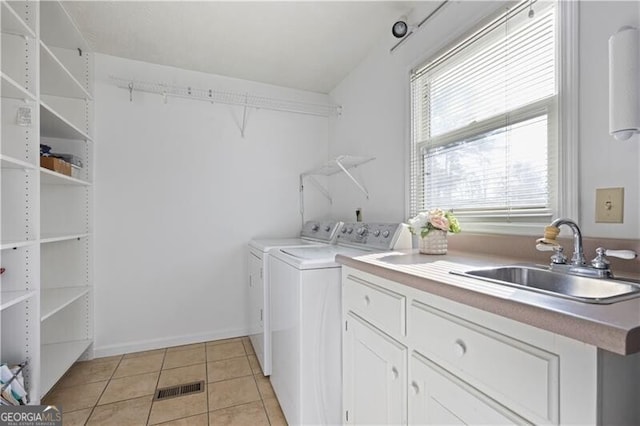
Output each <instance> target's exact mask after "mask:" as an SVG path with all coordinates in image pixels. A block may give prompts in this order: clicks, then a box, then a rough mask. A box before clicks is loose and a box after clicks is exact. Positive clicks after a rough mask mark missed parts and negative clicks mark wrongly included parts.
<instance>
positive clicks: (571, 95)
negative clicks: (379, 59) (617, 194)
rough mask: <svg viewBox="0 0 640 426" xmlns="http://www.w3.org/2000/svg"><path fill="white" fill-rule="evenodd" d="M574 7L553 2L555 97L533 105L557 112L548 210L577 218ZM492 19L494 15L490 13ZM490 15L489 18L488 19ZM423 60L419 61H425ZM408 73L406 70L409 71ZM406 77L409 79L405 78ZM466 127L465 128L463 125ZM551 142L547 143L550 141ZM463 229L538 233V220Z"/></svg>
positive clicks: (408, 208)
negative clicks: (553, 171)
mask: <svg viewBox="0 0 640 426" xmlns="http://www.w3.org/2000/svg"><path fill="white" fill-rule="evenodd" d="M578 8H579V2H577V1H575V2H574V1H557V3H556V25H557V27H556V28H557V30H556V36H557V41H556V43H557V46H556V69H557V71H556V72H557V75H556V84H557V89H558V90H557V101H556V102H545V101H544V100H543V101H541V102H538V103H537V104H536V106H537V107H538V108H539V107H540V106H541V103H542V104H545V107H549V108H551V109H553V110H555V111H550V113H557V120H556V121H557V126H558V127H557V129H555V128H554V129H550V133H553V134H554V137H557V141H556V145H557V155H556V161H557V175H556V176H555V179H554V180H555V185H554V186H553V188H552V189H551V192H550V196H551V197H552V198H553V200H554V203H553V204H554V207H555V209H554V211H553V212H552V214H553V216H554V217H569V218H574V219H576V220H577V219H578V213H579V212H578V194H579V186H578V183H579V182H578V117H579V110H578V108H579V98H578V85H579V80H578V78H579V74H578V67H579V50H578V47H579V46H578V37H579V31H578V30H579V28H578ZM491 18H492V19H495V16H492V17H491ZM492 19H491V20H492ZM491 20H486V21H485V22H483V23H482V25H479V26H474V28H472V29H470V31H468V32H467V33H466V34H465V36H464V37H462V38H461V39H459V40H457V42H460V41H461V40H464V39H465V38H467V37H468V35H469V34H472V33H473V32H475V31H477V30H478V29H479V28H482V26H484V25H486V24H487V23H488V22H490V21H491ZM457 42H455V43H451V46H453V45H456V44H457ZM442 53H443V52H440V53H438V54H436V55H434V56H433V57H432V58H431V59H435V58H437V57H438V56H439V55H440V54H442ZM426 62H427V61H422V63H426ZM409 74H410V73H409ZM409 80H410V79H409ZM407 87H408V88H409V97H408V98H409V100H410V102H411V89H410V87H411V84H410V81H408V82H407ZM531 108H535V107H531V106H529V107H525V108H524V109H525V110H526V109H529V110H530V109H531ZM411 119H412V118H411V114H409V120H408V121H409V126H412V123H411ZM466 130H468V129H466ZM408 134H409V143H408V144H407V145H406V146H407V147H408V150H407V156H406V162H405V164H406V165H407V168H406V182H407V185H406V191H405V195H406V197H405V199H406V206H405V216H406V217H407V218H409V217H410V214H411V213H410V212H411V208H412V206H411V185H410V182H411V178H412V177H411V156H412V153H411V150H412V149H413V146H412V141H411V140H410V139H411V136H410V135H411V132H408ZM550 146H551V145H550ZM461 225H462V227H463V232H477V233H494V234H509V235H539V234H540V229H541V228H540V223H539V222H538V223H533V222H522V221H513V222H510V223H505V222H477V223H476V222H474V223H466V224H465V223H464V222H463V223H461Z"/></svg>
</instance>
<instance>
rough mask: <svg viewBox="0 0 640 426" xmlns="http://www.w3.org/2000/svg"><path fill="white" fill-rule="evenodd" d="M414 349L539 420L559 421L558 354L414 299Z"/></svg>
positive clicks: (527, 415) (410, 324)
mask: <svg viewBox="0 0 640 426" xmlns="http://www.w3.org/2000/svg"><path fill="white" fill-rule="evenodd" d="M409 327H410V330H411V334H412V335H413V336H420V337H419V338H416V339H415V342H414V344H415V348H416V350H418V351H420V352H421V353H422V354H423V355H424V356H426V357H427V358H429V359H431V360H432V361H434V362H436V363H437V364H440V365H442V366H443V367H444V368H445V369H447V370H449V371H451V372H452V373H453V374H455V375H458V376H460V377H461V378H462V379H463V380H465V381H467V382H469V383H470V384H471V385H472V386H476V387H477V388H478V389H480V390H481V391H482V392H484V393H486V394H487V395H489V396H491V397H492V398H494V399H496V400H497V401H500V402H502V403H504V404H505V405H507V406H509V407H512V408H513V409H514V410H515V411H517V412H520V413H521V414H522V415H524V416H525V417H527V418H529V419H531V420H533V421H534V422H535V423H554V424H557V423H558V419H559V414H558V404H559V396H558V394H559V389H558V387H559V361H558V356H557V355H555V354H552V353H549V352H547V351H544V350H542V349H540V348H536V347H534V346H531V345H528V344H526V343H524V342H521V341H519V340H516V339H513V338H511V337H508V336H505V335H503V334H500V333H497V332H495V331H493V330H489V329H487V328H484V327H481V326H479V325H477V324H474V323H472V322H469V321H467V320H465V319H462V318H460V317H456V316H454V315H451V314H448V313H446V312H444V311H441V310H439V309H437V308H434V307H432V306H429V305H425V304H423V303H421V302H418V301H413V302H412V304H411V308H410V312H409Z"/></svg>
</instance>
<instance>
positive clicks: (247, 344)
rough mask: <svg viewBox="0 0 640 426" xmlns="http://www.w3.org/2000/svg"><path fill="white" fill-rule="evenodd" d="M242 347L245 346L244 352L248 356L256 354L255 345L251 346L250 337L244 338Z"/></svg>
mask: <svg viewBox="0 0 640 426" xmlns="http://www.w3.org/2000/svg"><path fill="white" fill-rule="evenodd" d="M242 345H243V346H244V351H245V352H246V353H247V355H255V354H256V352H255V351H254V350H253V345H252V344H251V340H250V339H249V338H248V337H243V338H242Z"/></svg>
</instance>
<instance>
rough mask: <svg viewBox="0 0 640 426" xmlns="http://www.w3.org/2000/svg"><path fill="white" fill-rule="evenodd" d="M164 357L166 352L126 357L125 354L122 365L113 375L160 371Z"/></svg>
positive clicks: (124, 375)
mask: <svg viewBox="0 0 640 426" xmlns="http://www.w3.org/2000/svg"><path fill="white" fill-rule="evenodd" d="M163 359H164V352H162V353H158V354H154V355H148V356H139V357H135V358H126V355H125V358H123V359H122V361H120V365H119V366H118V368H117V369H116V372H115V373H114V374H113V377H114V378H119V377H126V376H134V375H136V374H144V373H151V372H153V371H160V369H161V368H162V361H163Z"/></svg>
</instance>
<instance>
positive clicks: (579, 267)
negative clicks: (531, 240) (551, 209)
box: [536, 218, 637, 278]
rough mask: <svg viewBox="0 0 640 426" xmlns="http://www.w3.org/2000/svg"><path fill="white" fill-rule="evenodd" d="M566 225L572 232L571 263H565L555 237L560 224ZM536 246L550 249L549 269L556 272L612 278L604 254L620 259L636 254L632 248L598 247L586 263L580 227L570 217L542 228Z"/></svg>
mask: <svg viewBox="0 0 640 426" xmlns="http://www.w3.org/2000/svg"><path fill="white" fill-rule="evenodd" d="M561 225H566V226H568V227H569V228H570V229H571V231H572V232H573V255H572V256H571V264H570V265H567V264H566V260H567V258H566V257H565V255H564V254H563V253H562V252H563V248H562V246H561V245H560V244H558V243H557V242H556V237H557V236H558V234H559V233H560V229H559V228H560V226H561ZM536 242H537V243H538V244H537V245H536V248H537V249H538V250H541V251H546V250H552V251H553V252H554V254H553V256H551V265H550V269H551V270H552V271H556V272H564V273H568V274H574V275H583V276H588V277H598V278H612V277H613V273H612V272H611V269H610V268H609V261H608V260H607V258H606V256H613V257H619V258H621V259H635V258H636V256H637V254H636V253H635V252H634V251H633V250H607V249H604V248H601V247H599V248H598V249H597V250H596V255H597V256H596V257H595V258H594V259H593V260H592V261H591V264H587V261H586V259H585V257H584V249H583V247H582V232H580V227H578V224H577V223H575V222H574V221H573V220H571V219H565V218H561V219H556V220H554V221H553V222H551V224H550V225H549V226H546V227H545V229H544V238H539V239H538V240H537V241H536Z"/></svg>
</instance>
